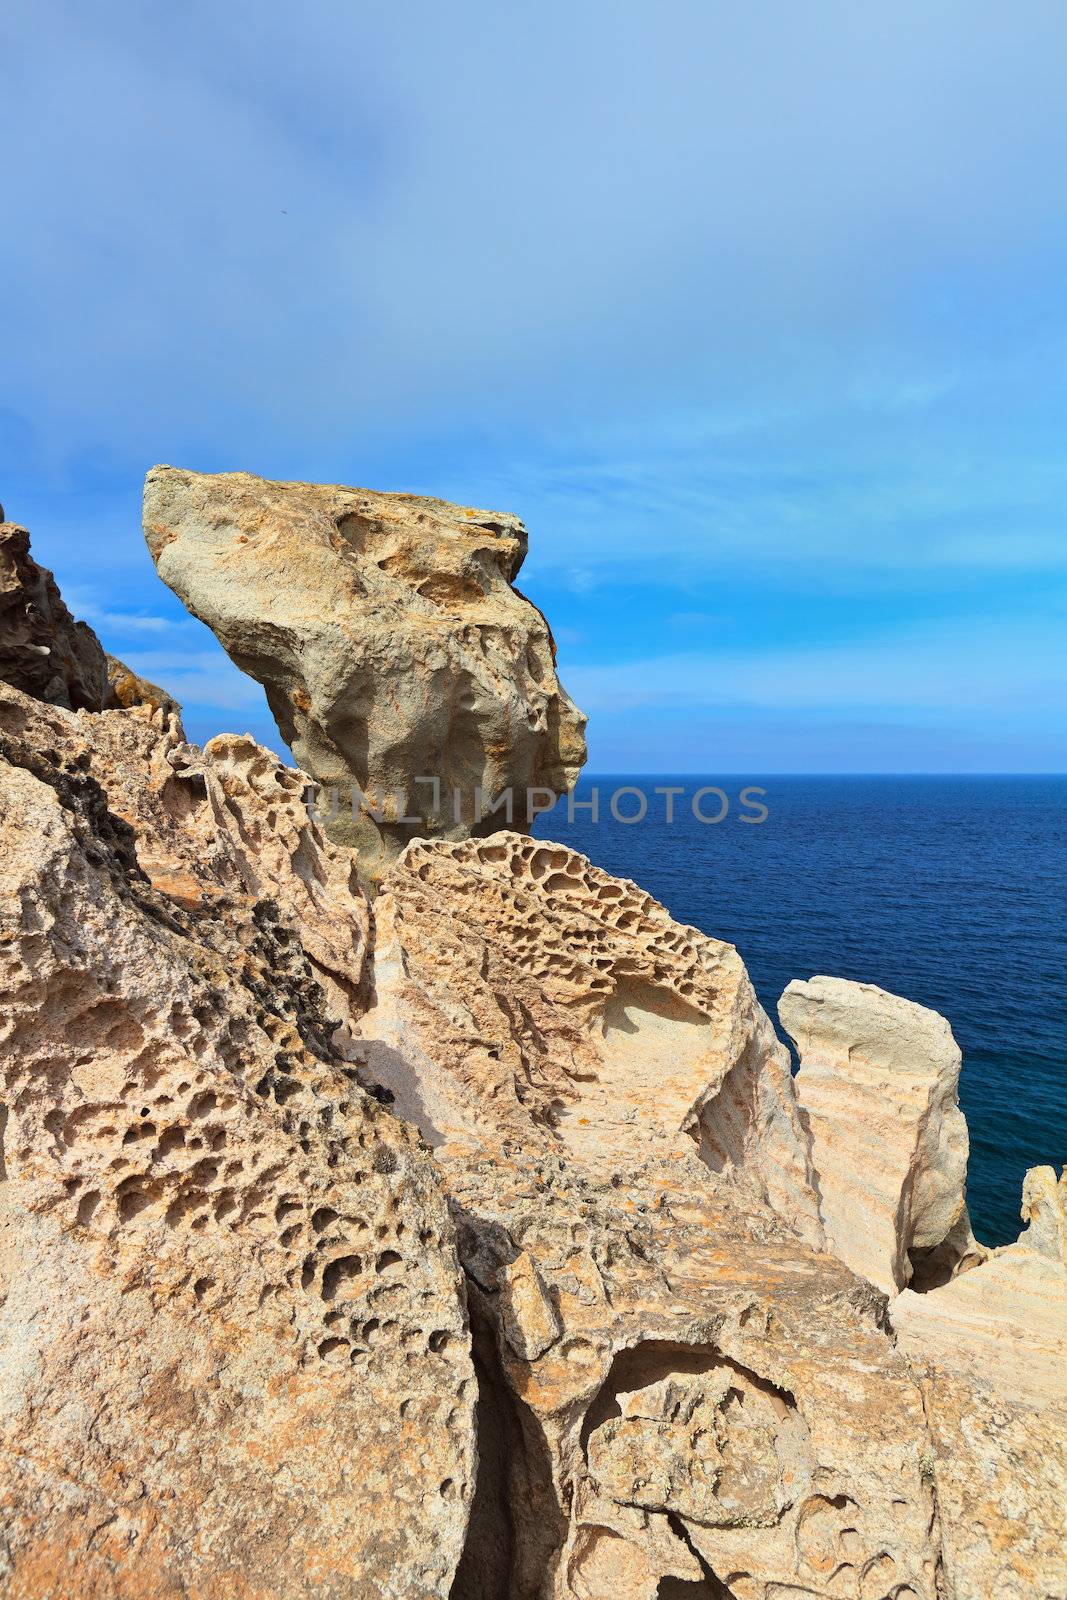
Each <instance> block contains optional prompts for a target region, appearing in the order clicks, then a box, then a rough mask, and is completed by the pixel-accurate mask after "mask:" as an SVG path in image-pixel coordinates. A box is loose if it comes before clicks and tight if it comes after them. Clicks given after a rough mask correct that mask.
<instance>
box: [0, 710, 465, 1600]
mask: <svg viewBox="0 0 1067 1600" xmlns="http://www.w3.org/2000/svg"><path fill="white" fill-rule="evenodd" d="M300 789H301V780H300V779H299V778H298V777H297V776H296V775H294V774H292V773H290V772H288V771H287V770H286V769H284V768H282V767H280V766H279V764H278V763H277V762H276V761H274V759H273V757H271V756H270V755H269V753H268V752H266V751H263V750H260V749H258V748H257V747H256V746H254V745H252V743H251V741H249V740H220V741H215V746H214V748H213V749H212V750H210V751H205V752H197V751H193V750H191V749H190V747H188V746H186V745H184V743H183V742H182V741H181V740H180V738H179V736H178V734H177V732H176V731H175V728H174V725H173V724H172V723H171V722H170V721H169V720H168V719H167V717H166V713H165V712H164V711H162V710H157V711H155V712H153V711H150V710H149V709H147V708H145V710H144V711H142V712H140V713H137V712H133V713H129V712H112V713H106V712H105V713H103V714H102V715H95V716H90V715H87V714H82V715H75V714H72V713H71V712H68V711H64V710H59V709H54V708H49V707H46V706H43V705H41V704H40V703H39V702H37V701H34V700H31V699H29V698H27V697H26V696H24V695H20V694H18V693H17V692H15V691H13V690H11V689H8V688H3V689H0V796H2V811H0V818H2V849H0V916H2V931H0V1015H2V1018H3V1021H2V1024H0V1026H2V1032H0V1082H2V1089H0V1098H2V1103H3V1107H4V1112H5V1119H4V1120H5V1126H4V1140H3V1155H4V1175H5V1177H6V1180H7V1181H6V1182H4V1183H3V1184H2V1185H0V1270H2V1275H3V1304H2V1309H0V1396H2V1403H0V1429H2V1435H3V1438H2V1448H0V1453H2V1459H3V1463H4V1465H3V1469H2V1479H3V1485H2V1487H3V1500H4V1542H3V1562H4V1568H3V1579H2V1583H3V1588H4V1592H5V1593H9V1594H11V1595H17V1596H19V1597H20V1600H45V1597H49V1600H51V1597H53V1596H56V1595H64V1596H70V1597H71V1600H120V1597H121V1600H128V1597H131V1596H133V1595H146V1596H147V1595H151V1596H153V1600H155V1597H161V1596H171V1595H173V1596H174V1597H175V1600H177V1597H178V1596H179V1595H181V1596H188V1597H190V1600H201V1597H204V1600H207V1597H212V1600H215V1597H217V1600H223V1597H227V1600H228V1597H231V1596H232V1597H235V1600H239V1597H244V1596H247V1597H248V1600H252V1597H253V1596H255V1600H269V1597H277V1600H292V1597H295V1596H301V1595H308V1596H310V1595H315V1596H316V1597H321V1596H336V1597H341V1596H350V1597H352V1600H356V1597H362V1596H365V1595H368V1594H372V1593H373V1594H375V1595H383V1596H392V1597H394V1600H409V1597H411V1596H414V1595H427V1596H430V1595H437V1596H442V1597H443V1596H446V1595H447V1594H448V1592H449V1589H450V1586H451V1582H452V1577H453V1572H454V1569H455V1566H456V1563H457V1561H458V1559H459V1556H460V1552H461V1548H462V1543H463V1539H464V1535H465V1529H466V1522H467V1508H468V1504H469V1500H470V1496H471V1492H472V1485H473V1471H474V1459H473V1410H474V1384H473V1371H472V1367H471V1361H470V1352H469V1342H468V1334H467V1324H466V1315H465V1311H464V1303H463V1295H462V1289H461V1281H460V1275H459V1269H458V1266H457V1262H456V1255H455V1249H454V1244H453V1234H452V1227H451V1223H450V1220H449V1217H448V1213H447V1210H446V1206H445V1202H444V1199H443V1196H442V1193H441V1188H440V1184H439V1182H438V1180H437V1178H436V1175H435V1174H434V1172H433V1171H432V1169H431V1167H430V1164H429V1161H428V1158H427V1156H426V1155H425V1153H424V1152H423V1151H422V1150H421V1149H420V1147H419V1141H418V1138H417V1135H416V1134H415V1133H414V1131H413V1130H411V1129H410V1128H407V1127H405V1126H404V1125H403V1124H401V1123H399V1122H398V1121H396V1119H394V1118H393V1117H392V1116H391V1115H390V1114H389V1113H388V1112H386V1111H384V1110H383V1109H382V1108H381V1107H379V1106H378V1104H377V1103H376V1101H374V1100H373V1099H371V1098H370V1097H368V1096H366V1095H365V1094H363V1092H362V1091H361V1090H360V1089H359V1088H358V1087H357V1084H356V1082H355V1079H356V1077H357V1074H358V1072H359V1070H360V1068H359V1062H360V1055H359V1051H358V1049H357V1048H356V1047H354V1046H351V1045H350V1044H349V1043H348V1038H349V1035H350V1033H351V1030H352V1026H353V1023H354V1020H355V1017H356V1015H357V1014H358V1011H359V1009H360V1006H361V1004H362V1001H361V989H360V985H361V982H362V978H361V968H362V963H363V960H364V958H365V954H366V929H367V919H366V907H365V905H364V903H363V900H362V895H361V894H360V892H359V890H358V889H357V888H356V887H355V886H354V884H353V882H352V862H351V859H350V857H348V855H347V853H346V852H343V851H340V850H338V849H336V848H335V847H334V846H332V845H331V844H330V843H329V841H328V840H326V839H325V838H323V836H322V835H321V833H320V832H319V831H318V830H317V829H316V828H315V826H314V824H311V823H309V821H308V818H307V816H306V814H305V812H304V809H303V806H302V804H301V795H300Z"/></svg>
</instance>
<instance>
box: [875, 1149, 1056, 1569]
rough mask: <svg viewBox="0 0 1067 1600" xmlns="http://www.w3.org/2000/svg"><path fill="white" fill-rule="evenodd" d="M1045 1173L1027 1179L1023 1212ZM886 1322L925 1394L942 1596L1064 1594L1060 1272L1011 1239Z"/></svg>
mask: <svg viewBox="0 0 1067 1600" xmlns="http://www.w3.org/2000/svg"><path fill="white" fill-rule="evenodd" d="M1044 1173H1047V1174H1048V1175H1049V1177H1050V1178H1051V1176H1052V1173H1051V1169H1050V1168H1044V1169H1042V1168H1036V1169H1034V1172H1032V1173H1028V1174H1027V1184H1026V1187H1025V1188H1024V1195H1027V1196H1028V1197H1029V1200H1028V1204H1029V1205H1030V1206H1033V1204H1034V1192H1035V1188H1036V1187H1038V1185H1040V1186H1041V1187H1043V1183H1042V1182H1041V1175H1043V1174H1044ZM1035 1174H1036V1175H1038V1183H1037V1184H1035V1181H1034V1180H1035ZM1046 1198H1049V1199H1052V1200H1053V1201H1054V1200H1055V1198H1056V1196H1055V1193H1054V1192H1053V1194H1052V1195H1051V1196H1046ZM1026 1209H1027V1204H1026V1203H1024V1214H1025V1212H1026ZM1035 1223H1036V1224H1037V1226H1038V1230H1039V1231H1038V1240H1039V1241H1041V1242H1043V1241H1042V1239H1041V1229H1040V1223H1039V1222H1037V1219H1035ZM1035 1223H1032V1224H1031V1231H1033V1228H1034V1226H1035ZM1046 1237H1047V1236H1046ZM1026 1238H1027V1235H1026V1234H1024V1235H1023V1240H1026ZM892 1320H893V1327H894V1329H895V1331H896V1334H897V1341H898V1346H899V1348H900V1350H901V1351H902V1353H903V1354H904V1355H905V1356H906V1357H907V1359H908V1360H909V1361H910V1362H911V1363H912V1366H913V1367H914V1369H915V1370H916V1373H917V1375H918V1376H919V1379H920V1381H921V1384H922V1388H923V1394H924V1403H925V1407H926V1413H927V1418H928V1421H929V1426H930V1431H931V1457H930V1470H931V1475H932V1479H933V1482H934V1485H935V1487H936V1490H937V1498H938V1504H939V1506H940V1509H941V1518H942V1524H943V1528H944V1556H945V1568H946V1577H947V1579H948V1581H949V1582H950V1583H951V1585H952V1590H951V1592H952V1593H954V1594H956V1595H960V1596H963V1595H967V1596H969V1595H982V1596H985V1595H990V1596H995V1597H997V1600H1033V1597H1034V1596H1042V1597H1043V1596H1058V1595H1061V1594H1067V1540H1065V1539H1064V1508H1065V1507H1067V1266H1065V1265H1064V1263H1063V1261H1062V1260H1060V1259H1057V1258H1055V1257H1053V1255H1052V1254H1051V1253H1050V1252H1046V1251H1044V1250H1042V1249H1040V1248H1039V1249H1037V1250H1034V1249H1031V1248H1029V1247H1028V1246H1027V1245H1025V1244H1024V1243H1023V1242H1022V1241H1020V1243H1019V1244H1015V1245H1009V1246H1008V1247H1007V1248H1006V1249H1002V1250H995V1251H993V1252H992V1254H991V1255H990V1258H989V1259H988V1260H987V1261H985V1262H984V1263H983V1264H982V1265H980V1266H978V1267H977V1268H976V1269H975V1270H974V1271H971V1272H967V1273H965V1274H964V1275H963V1276H962V1277H958V1278H955V1279H954V1280H953V1281H952V1282H951V1283H947V1284H945V1285H944V1286H943V1287H941V1288H938V1289H934V1290H932V1291H931V1292H930V1293H928V1294H915V1293H913V1292H912V1291H911V1290H910V1289H909V1290H905V1291H904V1293H903V1294H901V1295H900V1296H899V1297H898V1298H897V1299H896V1300H895V1301H894V1302H893V1306H892Z"/></svg>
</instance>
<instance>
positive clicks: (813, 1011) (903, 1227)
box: [778, 977, 981, 1294]
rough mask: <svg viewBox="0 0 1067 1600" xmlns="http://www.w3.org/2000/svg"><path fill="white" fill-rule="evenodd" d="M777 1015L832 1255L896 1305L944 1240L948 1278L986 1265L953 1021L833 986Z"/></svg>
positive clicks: (798, 987)
mask: <svg viewBox="0 0 1067 1600" xmlns="http://www.w3.org/2000/svg"><path fill="white" fill-rule="evenodd" d="M778 1016H779V1018H780V1020H781V1023H782V1026H783V1027H784V1028H785V1029H786V1031H787V1032H788V1034H789V1035H790V1037H791V1038H792V1039H793V1041H794V1043H795V1044H796V1047H797V1051H798V1053H799V1055H800V1071H799V1072H798V1073H797V1077H796V1094H797V1100H798V1102H799V1104H800V1107H801V1111H802V1113H803V1117H804V1121H805V1124H806V1126H807V1127H808V1129H809V1131H810V1135H811V1155H812V1162H813V1164H814V1167H815V1172H816V1176H817V1179H818V1184H819V1192H820V1197H821V1214H822V1219H823V1222H824V1223H825V1225H826V1230H827V1234H828V1237H829V1239H830V1241H831V1245H832V1248H833V1249H834V1250H835V1251H836V1252H837V1253H838V1254H839V1255H840V1256H841V1258H842V1260H844V1261H847V1262H848V1264H849V1266H851V1267H852V1268H853V1270H854V1271H856V1272H859V1273H862V1275H863V1276H864V1277H866V1278H869V1279H870V1281H871V1282H872V1283H875V1284H877V1285H878V1287H879V1288H880V1289H883V1290H884V1291H885V1292H886V1293H887V1294H892V1293H894V1292H895V1291H897V1290H899V1289H901V1288H903V1286H904V1285H905V1284H906V1283H907V1282H908V1281H909V1279H910V1278H911V1276H912V1271H913V1256H916V1255H919V1254H920V1253H924V1252H933V1251H937V1250H939V1249H940V1248H941V1247H942V1246H944V1245H945V1244H946V1241H948V1251H947V1254H948V1257H949V1259H947V1260H946V1261H944V1262H942V1263H941V1264H940V1265H941V1271H940V1273H939V1274H938V1275H939V1276H942V1277H944V1276H949V1275H951V1273H952V1272H953V1271H954V1270H957V1269H958V1267H959V1266H960V1265H961V1264H963V1263H964V1262H966V1263H967V1264H972V1263H973V1262H974V1261H975V1260H978V1259H980V1258H981V1251H980V1250H979V1249H978V1248H977V1247H975V1245H974V1240H973V1237H972V1235H971V1231H970V1224H969V1222H968V1220H967V1215H966V1200H965V1189H966V1175H967V1152H968V1138H967V1124H966V1122H965V1121H964V1117H963V1113H962V1112H961V1111H960V1108H959V1103H958V1099H957V1087H958V1084H959V1075H960V1064H961V1057H960V1051H959V1047H958V1045H957V1044H956V1041H955V1040H954V1039H953V1037H952V1030H951V1028H950V1027H949V1025H948V1023H947V1022H946V1021H945V1019H944V1017H941V1016H938V1014H937V1012H936V1011H929V1010H927V1009H926V1008H925V1007H924V1006H919V1005H915V1004H914V1003H913V1002H912V1001H910V1000H903V999H901V998H900V996H899V995H893V994H888V993H886V991H885V990H884V989H878V988H876V987H875V986H874V985H873V984H869V983H850V982H848V981H846V980H845V979H843V978H824V977H817V978H812V979H811V980H810V981H809V982H807V983H802V982H800V981H799V980H795V981H794V982H793V983H791V984H790V985H789V987H788V988H787V989H786V991H785V993H784V994H783V996H782V998H781V1000H780V1001H779V1002H778ZM925 1265H926V1263H924V1266H925Z"/></svg>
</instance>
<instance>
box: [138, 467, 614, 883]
mask: <svg viewBox="0 0 1067 1600" xmlns="http://www.w3.org/2000/svg"><path fill="white" fill-rule="evenodd" d="M144 528H145V537H146V539H147V541H148V547H149V550H150V551H151V554H152V559H153V560H154V561H155V564H156V568H157V570H158V572H159V574H160V576H161V577H162V579H163V580H164V582H165V583H167V584H169V585H170V587H171V588H172V589H174V590H175V592H176V593H177V594H178V595H179V596H180V597H181V599H182V600H183V601H184V602H185V604H186V605H187V606H188V607H189V609H190V610H191V611H192V612H193V614H194V615H195V616H197V617H199V618H200V619H201V620H202V621H204V622H206V623H207V625H208V626H209V627H210V628H211V629H212V630H213V631H214V632H215V634H216V635H217V636H218V638H219V639H220V641H221V643H222V645H223V646H224V648H225V649H226V651H227V652H228V654H229V655H230V656H231V657H232V659H233V660H234V661H235V662H236V664H237V665H238V666H239V667H240V668H242V670H244V671H245V672H248V673H250V674H251V676H252V677H253V678H255V679H256V680H257V681H258V682H259V683H261V684H262V685H263V687H264V689H265V690H266V694H267V701H268V703H269V705H270V708H271V711H272V712H273V714H274V717H275V719H276V721H277V723H278V726H279V728H280V730H281V734H282V737H283V739H284V740H285V741H286V743H287V744H288V745H289V746H290V748H291V749H292V751H293V754H294V756H295V757H296V760H297V762H298V763H299V764H300V766H301V767H302V768H303V769H304V770H305V771H306V772H308V773H310V774H311V776H312V777H313V778H314V779H316V780H317V782H318V783H319V784H320V785H323V786H324V788H325V791H326V792H325V794H324V796H323V799H322V806H323V810H324V813H326V814H327V815H329V814H330V813H331V811H332V809H333V801H332V800H331V797H330V791H331V789H336V792H337V793H336V807H337V814H336V815H334V816H332V818H331V820H330V823H329V827H330V831H331V833H332V834H333V835H334V836H335V837H336V838H338V839H342V840H345V841H347V842H349V843H353V844H356V845H358V846H359V848H360V853H361V865H362V868H363V870H364V871H365V872H367V873H368V875H371V874H372V872H373V867H374V863H375V862H376V861H378V860H380V859H382V858H388V857H390V856H392V855H394V854H396V852H397V851H398V850H399V849H400V848H401V847H402V845H403V844H404V843H405V842H406V841H407V840H408V839H411V838H413V837H416V836H422V835H429V836H438V837H444V838H462V837H465V836H466V835H467V834H470V833H474V834H487V833H491V832H493V831H494V830H495V829H497V828H500V827H501V826H503V825H505V824H508V825H511V824H512V823H513V824H514V825H515V826H518V827H520V828H521V827H524V826H526V822H527V820H528V809H527V807H528V791H529V790H537V789H540V790H550V791H552V792H553V793H563V792H565V791H567V790H569V789H570V788H571V787H572V786H573V784H574V781H575V779H576V777H577V775H578V772H579V769H580V768H581V765H582V763H583V761H584V760H585V740H584V737H583V732H582V730H583V728H584V725H585V719H584V717H582V716H581V714H580V713H579V712H578V711H577V710H576V709H575V707H574V705H573V704H572V703H571V701H570V699H569V698H568V696H567V694H566V693H565V691H564V690H563V688H562V686H561V684H560V682H559V679H558V678H557V676H556V667H555V646H554V644H553V641H552V636H551V633H550V632H549V628H548V624H547V623H546V622H545V619H544V617H543V616H542V615H541V613H540V612H539V611H538V610H537V608H536V607H535V606H533V605H531V604H530V602H529V601H528V600H526V599H525V598H524V597H523V596H522V595H521V594H520V593H519V592H518V591H517V590H516V589H515V588H514V586H513V585H514V579H515V577H516V574H517V573H518V570H519V568H520V566H521V565H522V561H523V558H524V556H525V554H526V530H525V528H524V527H523V525H522V523H521V522H520V521H519V520H518V518H517V517H512V516H508V515H506V514H504V513H501V512H495V511H478V510H474V509H472V508H470V507H466V506H456V505H450V504H448V503H447V502H446V501H443V500H433V499H425V498H422V497H420V496H417V495H405V494H377V493H374V492H373V491H371V490H368V489H350V488H343V487H339V486H322V485H317V484H306V483H271V482H268V481H266V480H265V479H262V478H254V477H251V476H250V475H249V474H247V473H241V472H237V473H224V474H218V475H214V476H210V475H206V474H201V473H195V472H182V471H178V470H177V469H175V468H172V467H155V468H153V469H152V471H151V472H149V474H148V477H147V479H146V482H145V497H144ZM420 779H422V780H424V781H422V782H420V781H418V780H420ZM435 784H436V785H437V786H438V787H437V788H435ZM507 790H512V791H513V798H514V809H513V812H512V816H511V818H508V816H507V812H506V810H504V811H501V812H492V811H490V810H488V808H489V807H491V806H493V805H494V804H495V803H496V801H497V800H498V798H499V797H500V796H501V795H503V794H504V792H505V791H507ZM353 792H355V794H356V797H357V803H356V807H355V812H354V813H353V803H352V797H353ZM360 795H365V796H367V797H369V802H370V806H371V807H372V808H373V809H375V810H376V811H377V812H378V813H379V816H378V817H375V816H373V815H371V811H370V809H368V808H367V807H364V806H361V805H360V804H359V799H358V797H359V796H360ZM479 796H481V797H482V799H481V800H479ZM457 797H458V798H457ZM533 804H534V805H535V806H536V805H538V804H541V805H542V806H543V805H544V804H545V799H544V796H543V795H542V796H541V797H537V796H535V797H534V800H533ZM479 812H482V813H483V814H481V815H479ZM405 819H407V820H405Z"/></svg>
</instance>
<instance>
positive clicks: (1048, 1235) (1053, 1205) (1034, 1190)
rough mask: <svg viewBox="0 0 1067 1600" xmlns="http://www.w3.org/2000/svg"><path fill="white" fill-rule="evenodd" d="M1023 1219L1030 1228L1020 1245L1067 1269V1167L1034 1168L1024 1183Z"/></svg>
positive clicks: (1023, 1232)
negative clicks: (1060, 1168) (1057, 1168)
mask: <svg viewBox="0 0 1067 1600" xmlns="http://www.w3.org/2000/svg"><path fill="white" fill-rule="evenodd" d="M1022 1218H1023V1221H1024V1222H1025V1223H1026V1224H1027V1226H1026V1227H1025V1228H1024V1229H1023V1231H1022V1233H1021V1234H1020V1235H1019V1243H1020V1245H1022V1246H1024V1247H1025V1249H1027V1250H1036V1251H1037V1253H1038V1254H1039V1255H1043V1256H1048V1258H1049V1260H1050V1261H1056V1262H1058V1263H1059V1264H1060V1265H1061V1266H1065V1267H1067V1167H1064V1169H1063V1171H1062V1172H1061V1173H1060V1179H1059V1182H1058V1183H1057V1182H1056V1173H1055V1171H1054V1170H1053V1168H1052V1167H1031V1168H1030V1170H1029V1172H1028V1173H1027V1174H1026V1177H1025V1178H1024V1180H1023V1204H1022Z"/></svg>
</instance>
